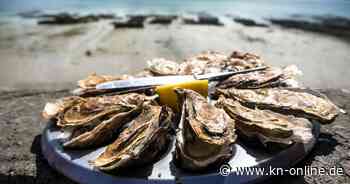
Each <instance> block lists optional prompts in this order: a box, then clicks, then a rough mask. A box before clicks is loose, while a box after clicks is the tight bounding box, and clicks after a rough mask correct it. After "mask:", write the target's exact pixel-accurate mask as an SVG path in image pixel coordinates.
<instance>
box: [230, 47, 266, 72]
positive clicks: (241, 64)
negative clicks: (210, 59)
mask: <svg viewBox="0 0 350 184" xmlns="http://www.w3.org/2000/svg"><path fill="white" fill-rule="evenodd" d="M261 66H265V62H264V61H263V60H262V59H261V58H260V57H259V56H258V55H255V54H251V53H243V52H238V51H233V52H232V54H231V56H230V57H229V58H228V60H227V61H226V69H227V70H234V71H237V70H245V69H250V68H256V67H261Z"/></svg>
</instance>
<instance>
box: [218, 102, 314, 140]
mask: <svg viewBox="0 0 350 184" xmlns="http://www.w3.org/2000/svg"><path fill="white" fill-rule="evenodd" d="M216 105H217V106H218V107H221V108H223V109H224V110H225V111H226V112H227V114H229V115H230V116H231V118H233V119H234V120H235V121H236V127H237V129H238V130H239V132H240V133H242V134H244V135H245V136H246V137H257V138H258V139H259V140H260V141H261V142H262V143H263V144H264V145H265V146H266V144H267V143H276V144H282V145H290V144H292V143H294V142H300V143H307V142H309V141H311V140H312V139H313V135H312V124H311V122H309V121H308V120H307V119H304V118H296V117H294V116H287V115H282V114H279V113H275V112H272V111H269V110H260V109H250V108H247V107H244V106H242V105H241V104H240V103H239V102H238V101H234V100H232V99H226V98H223V97H221V98H220V99H219V101H218V102H217V104H216Z"/></svg>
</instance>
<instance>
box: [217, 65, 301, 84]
mask: <svg viewBox="0 0 350 184" xmlns="http://www.w3.org/2000/svg"><path fill="white" fill-rule="evenodd" d="M293 71H298V69H297V68H296V66H294V65H290V66H287V67H285V68H283V69H281V68H277V67H270V68H268V69H266V70H262V71H256V72H250V73H244V74H237V75H233V76H231V77H229V78H228V79H226V80H224V81H222V82H220V83H219V84H218V85H217V87H218V88H231V87H234V88H240V89H255V88H263V87H298V84H297V82H296V80H295V79H294V77H295V76H296V75H297V74H296V73H295V72H293ZM292 81H293V82H292Z"/></svg>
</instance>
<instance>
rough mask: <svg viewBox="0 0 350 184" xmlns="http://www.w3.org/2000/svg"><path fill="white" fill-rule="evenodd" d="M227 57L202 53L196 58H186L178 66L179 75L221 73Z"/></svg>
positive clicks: (209, 52)
mask: <svg viewBox="0 0 350 184" xmlns="http://www.w3.org/2000/svg"><path fill="white" fill-rule="evenodd" d="M226 60H227V56H225V55H223V54H221V53H219V52H213V51H208V52H203V53H201V54H199V55H197V56H194V57H191V58H188V59H186V60H185V62H183V63H181V64H180V66H179V68H180V69H179V74H180V75H192V74H196V75H199V74H206V73H217V72H221V71H223V69H224V68H225V64H226V63H225V62H226Z"/></svg>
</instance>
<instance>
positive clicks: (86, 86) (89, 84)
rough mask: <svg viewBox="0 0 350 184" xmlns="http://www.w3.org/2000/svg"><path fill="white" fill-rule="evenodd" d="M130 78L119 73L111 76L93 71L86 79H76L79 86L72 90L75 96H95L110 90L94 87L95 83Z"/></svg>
mask: <svg viewBox="0 0 350 184" xmlns="http://www.w3.org/2000/svg"><path fill="white" fill-rule="evenodd" d="M129 78H132V77H131V76H128V75H121V76H111V75H97V74H96V73H93V74H91V75H89V76H88V77H87V78H86V79H82V80H79V81H78V86H79V88H77V89H75V90H73V91H72V93H73V95H77V96H83V97H87V96H96V95H100V94H103V93H108V92H110V91H111V90H107V89H96V85H98V84H101V83H104V82H108V81H113V80H125V79H129Z"/></svg>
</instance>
